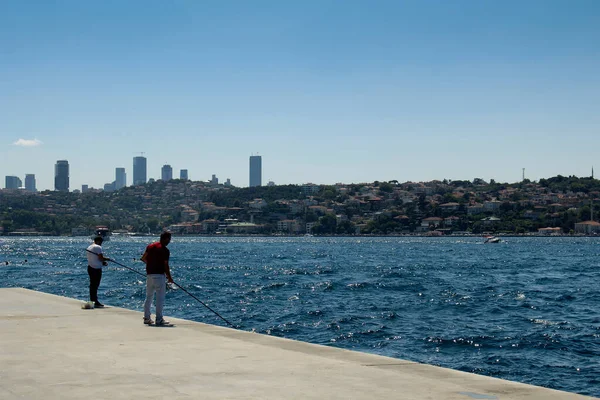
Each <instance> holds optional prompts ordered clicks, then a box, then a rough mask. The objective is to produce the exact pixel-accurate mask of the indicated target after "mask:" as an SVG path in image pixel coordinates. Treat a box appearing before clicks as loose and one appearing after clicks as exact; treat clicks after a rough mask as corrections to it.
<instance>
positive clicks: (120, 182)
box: [115, 168, 127, 190]
mask: <svg viewBox="0 0 600 400" xmlns="http://www.w3.org/2000/svg"><path fill="white" fill-rule="evenodd" d="M125 186H127V174H126V173H125V168H116V169H115V190H119V189H121V188H124V187H125Z"/></svg>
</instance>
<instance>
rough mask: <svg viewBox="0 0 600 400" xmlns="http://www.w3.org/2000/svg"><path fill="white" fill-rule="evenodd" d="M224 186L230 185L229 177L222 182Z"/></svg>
mask: <svg viewBox="0 0 600 400" xmlns="http://www.w3.org/2000/svg"><path fill="white" fill-rule="evenodd" d="M224 185H225V186H231V179H229V178H227V180H226V181H225V183H224Z"/></svg>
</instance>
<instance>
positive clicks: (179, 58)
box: [0, 0, 600, 190]
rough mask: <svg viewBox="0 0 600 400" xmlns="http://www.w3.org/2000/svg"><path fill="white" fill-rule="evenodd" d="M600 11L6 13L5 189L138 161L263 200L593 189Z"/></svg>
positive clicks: (102, 172) (280, 6) (1, 172)
mask: <svg viewBox="0 0 600 400" xmlns="http://www.w3.org/2000/svg"><path fill="white" fill-rule="evenodd" d="M599 16H600V3H598V2H596V1H592V0H590V1H583V0H582V1H575V2H567V1H537V0H532V1H527V2H519V1H503V2H491V1H461V0H459V1H453V2H439V1H419V2H417V1H376V2H366V1H351V0H350V1H304V2H297V3H292V2H279V1H266V0H265V1H255V2H237V1H203V2H191V1H176V2H159V1H144V2H142V1H128V2H97V3H93V2H81V1H75V0H67V1H61V2H46V1H27V2H7V3H3V4H2V6H1V7H0V110H1V111H0V159H1V160H2V162H1V163H0V177H2V179H3V178H4V176H7V175H15V176H18V177H20V179H24V177H25V174H35V175H36V180H37V188H38V190H45V189H53V188H54V165H55V163H56V161H57V160H68V161H69V165H70V188H71V190H73V189H79V188H81V185H82V184H88V185H89V186H90V187H96V188H102V187H103V185H104V184H105V183H107V182H112V181H113V180H114V179H115V168H116V167H124V168H125V169H126V173H127V184H128V185H130V184H131V182H132V176H133V171H132V160H133V157H135V156H138V155H141V153H142V152H143V153H144V156H145V157H146V158H147V159H148V178H155V179H158V178H160V174H161V167H162V166H163V165H164V164H169V165H171V166H172V167H173V175H174V177H178V176H179V170H180V169H187V170H188V174H189V178H190V179H192V180H205V181H206V180H209V179H210V178H211V176H212V175H213V174H215V175H217V177H218V178H219V180H220V181H221V182H223V181H225V180H226V179H227V178H230V179H231V183H232V184H233V185H235V186H248V157H249V156H250V155H251V154H259V155H261V156H262V171H263V175H262V181H263V184H266V183H267V182H268V181H274V182H275V183H276V184H288V183H295V184H300V183H306V182H313V183H317V184H333V183H336V182H344V183H351V182H372V181H374V180H380V181H385V180H392V179H395V180H399V181H408V180H411V181H428V180H433V179H440V180H441V179H452V180H463V179H467V180H472V179H473V178H476V177H477V178H482V179H485V180H489V179H495V180H496V181H500V182H516V181H519V180H520V179H521V177H522V168H525V177H526V178H529V179H531V180H538V179H541V178H547V177H552V176H555V175H559V174H560V175H565V176H568V175H576V176H589V175H590V174H591V168H592V166H593V164H594V162H595V160H597V159H598V151H599V150H598V149H599V148H600V135H599V134H598V126H600V115H599V114H598V112H597V105H598V104H600V75H599V74H598V71H599V70H600V17H599Z"/></svg>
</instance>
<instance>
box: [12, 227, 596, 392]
mask: <svg viewBox="0 0 600 400" xmlns="http://www.w3.org/2000/svg"><path fill="white" fill-rule="evenodd" d="M153 240H156V238H152V237H134V238H118V237H113V238H112V240H110V241H108V242H105V243H104V246H103V247H104V250H105V253H106V255H107V256H109V257H112V258H114V259H115V260H116V261H118V262H119V263H121V264H123V265H125V266H127V267H129V268H133V269H136V270H138V271H140V272H143V271H144V264H143V263H141V262H140V261H139V257H140V256H141V254H142V253H143V251H144V248H145V246H146V245H147V244H149V243H150V242H151V241H153ZM89 244H90V241H89V240H88V239H87V238H50V237H41V238H38V237H35V238H32V237H28V238H16V237H2V238H0V272H1V273H0V287H24V288H28V289H33V290H39V291H42V292H47V293H52V294H57V295H61V296H67V297H73V298H78V299H81V300H87V297H88V276H87V262H86V253H85V248H86V247H87V246H88V245H89ZM169 248H170V249H171V261H170V264H171V271H172V275H173V278H174V279H175V282H177V283H178V284H179V285H181V286H182V287H183V288H184V289H186V290H187V291H189V292H190V293H191V294H193V295H194V296H196V297H198V299H200V300H201V301H203V302H204V303H205V304H207V305H208V306H209V307H211V308H212V309H213V310H215V311H216V312H218V313H219V314H220V315H221V316H222V317H224V318H225V319H226V320H227V321H229V322H231V323H232V324H234V325H239V327H240V329H244V330H248V331H250V330H254V331H256V332H258V333H263V334H268V335H274V336H282V337H286V338H290V339H295V340H301V341H305V342H310V343H317V344H322V345H327V346H334V347H340V348H345V349H352V350H356V351H362V352H368V353H375V354H380V355H384V356H389V357H395V358H401V359H406V360H412V361H417V362H422V363H427V364H432V365H438V366H442V367H448V368H453V369H457V370H461V371H467V372H473V373H477V374H482V375H488V376H493V377H497V378H502V379H508V380H513V381H518V382H524V383H529V384H534V385H540V386H545V387H549V388H554V389H559V390H566V391H571V392H577V393H581V394H587V395H592V396H599V397H600V313H599V312H600V238H570V237H569V238H565V237H557V238H531V237H529V238H527V237H510V238H505V239H504V240H503V242H501V243H498V244H484V243H483V239H481V238H475V237H469V238H462V237H458V238H453V237H445V238H425V237H410V238H407V237H393V238H370V237H352V238H320V237H293V238H286V237H174V238H173V241H172V243H171V244H170V245H169ZM6 262H8V265H6ZM144 297H145V281H144V277H143V276H141V275H138V274H136V273H134V272H132V271H131V270H129V269H126V268H123V267H120V266H118V265H116V264H114V263H110V265H109V266H108V267H106V268H105V270H104V274H103V277H102V283H101V286H100V289H99V298H100V301H101V302H103V303H105V304H109V305H112V306H118V307H124V308H128V309H132V310H138V311H142V308H143V301H144ZM165 314H166V315H170V316H174V317H178V318H185V319H190V320H194V321H200V322H204V323H209V324H216V325H224V326H226V323H225V322H224V321H223V320H222V319H220V318H219V317H217V316H216V315H215V314H214V313H213V312H211V311H210V310H208V309H207V308H206V307H204V306H203V305H202V304H200V303H199V302H197V301H196V300H195V299H193V298H192V297H191V296H189V295H188V294H187V293H185V292H184V291H182V290H180V289H174V290H169V291H168V292H167V300H166V306H165Z"/></svg>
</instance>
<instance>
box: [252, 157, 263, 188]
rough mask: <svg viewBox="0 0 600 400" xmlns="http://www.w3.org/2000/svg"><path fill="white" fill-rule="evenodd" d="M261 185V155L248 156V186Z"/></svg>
mask: <svg viewBox="0 0 600 400" xmlns="http://www.w3.org/2000/svg"><path fill="white" fill-rule="evenodd" d="M261 185H262V157H261V156H250V187H253V186H261Z"/></svg>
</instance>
